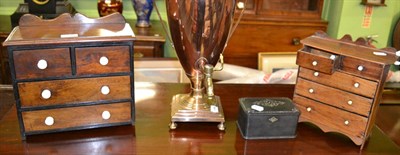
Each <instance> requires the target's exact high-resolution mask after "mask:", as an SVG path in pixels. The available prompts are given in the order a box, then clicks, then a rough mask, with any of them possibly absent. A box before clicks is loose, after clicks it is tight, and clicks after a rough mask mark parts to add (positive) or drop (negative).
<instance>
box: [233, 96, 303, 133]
mask: <svg viewBox="0 0 400 155" xmlns="http://www.w3.org/2000/svg"><path fill="white" fill-rule="evenodd" d="M239 103H240V106H239V118H238V121H237V125H238V128H239V130H240V133H241V134H242V136H243V138H244V139H281V138H295V137H296V129H297V121H298V119H299V115H300V112H299V110H297V109H296V107H295V106H294V105H293V103H292V100H290V99H289V98H240V99H239ZM252 105H258V106H261V107H263V108H264V110H263V111H258V110H254V109H252V108H251V106H252Z"/></svg>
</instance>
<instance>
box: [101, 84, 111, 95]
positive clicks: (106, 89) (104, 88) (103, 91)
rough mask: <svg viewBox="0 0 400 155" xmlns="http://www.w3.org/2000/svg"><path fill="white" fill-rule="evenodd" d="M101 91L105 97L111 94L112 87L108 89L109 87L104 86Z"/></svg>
mask: <svg viewBox="0 0 400 155" xmlns="http://www.w3.org/2000/svg"><path fill="white" fill-rule="evenodd" d="M100 91H101V93H102V94H103V95H107V94H109V93H110V87H108V86H102V87H101V90H100Z"/></svg>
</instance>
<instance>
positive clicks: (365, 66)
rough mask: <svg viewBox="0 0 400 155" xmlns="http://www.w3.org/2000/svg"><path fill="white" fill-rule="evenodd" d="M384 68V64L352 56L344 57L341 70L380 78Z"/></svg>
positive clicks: (365, 76)
mask: <svg viewBox="0 0 400 155" xmlns="http://www.w3.org/2000/svg"><path fill="white" fill-rule="evenodd" d="M383 68H384V66H383V65H382V64H378V63H373V62H371V61H366V60H361V59H356V58H352V57H343V60H342V67H341V70H343V71H344V72H348V73H351V74H355V75H358V76H360V77H364V78H369V79H373V80H380V79H381V75H382V74H383Z"/></svg>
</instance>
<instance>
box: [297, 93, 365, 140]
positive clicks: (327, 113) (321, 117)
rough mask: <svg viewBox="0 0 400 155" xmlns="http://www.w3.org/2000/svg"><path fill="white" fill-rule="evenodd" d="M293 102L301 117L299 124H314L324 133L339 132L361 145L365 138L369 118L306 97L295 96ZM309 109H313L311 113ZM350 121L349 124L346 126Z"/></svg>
mask: <svg viewBox="0 0 400 155" xmlns="http://www.w3.org/2000/svg"><path fill="white" fill-rule="evenodd" d="M293 101H294V102H295V103H296V106H297V109H299V110H300V112H301V115H300V118H299V122H312V123H314V124H315V125H317V126H318V127H320V128H321V129H322V130H323V131H324V132H339V133H343V134H345V135H347V136H349V138H350V139H352V140H353V141H354V143H355V144H357V145H361V144H362V143H363V141H364V138H365V130H366V125H367V120H368V119H367V118H366V117H362V116H359V115H356V114H353V113H350V112H346V111H343V110H341V109H337V108H334V107H331V106H328V105H324V104H321V103H319V102H317V101H314V100H310V99H307V98H305V97H302V96H299V95H294V97H293ZM307 108H311V110H310V111H308V110H307ZM345 121H348V124H345Z"/></svg>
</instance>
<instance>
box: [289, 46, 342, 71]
mask: <svg viewBox="0 0 400 155" xmlns="http://www.w3.org/2000/svg"><path fill="white" fill-rule="evenodd" d="M314 61H315V62H317V64H316V65H315V66H314V65H313V62H314ZM337 63H338V61H337V60H336V59H335V60H331V59H329V58H327V57H325V56H320V55H317V54H313V53H309V52H304V51H298V52H297V59H296V64H297V65H299V66H301V67H304V68H309V69H313V70H316V71H319V72H323V73H327V74H332V73H333V72H334V71H335V70H336V68H335V66H336V64H337Z"/></svg>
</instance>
